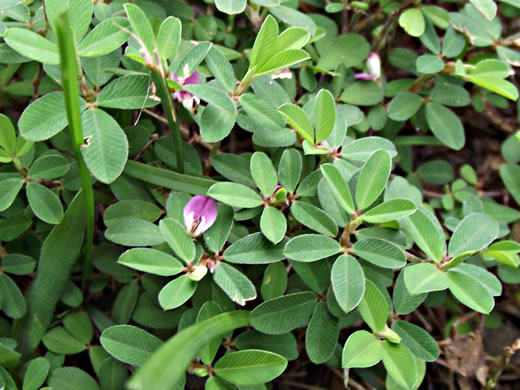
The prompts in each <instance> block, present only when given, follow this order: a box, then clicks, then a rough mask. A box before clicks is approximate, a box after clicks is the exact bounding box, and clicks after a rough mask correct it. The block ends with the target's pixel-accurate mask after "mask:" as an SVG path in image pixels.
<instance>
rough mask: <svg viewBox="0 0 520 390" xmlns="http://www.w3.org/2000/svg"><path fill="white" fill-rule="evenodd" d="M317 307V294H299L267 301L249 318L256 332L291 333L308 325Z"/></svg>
mask: <svg viewBox="0 0 520 390" xmlns="http://www.w3.org/2000/svg"><path fill="white" fill-rule="evenodd" d="M314 306H316V294H314V293H312V292H299V293H294V294H289V295H284V296H281V297H278V298H275V299H271V300H269V301H266V302H264V303H262V304H260V305H259V306H257V307H256V308H255V309H254V310H253V311H252V312H251V315H250V316H249V323H250V324H251V326H252V327H253V328H255V329H256V330H258V331H260V332H262V333H267V334H282V333H287V332H290V331H291V330H293V329H296V328H299V327H302V326H304V325H305V324H307V322H308V321H309V319H310V318H311V315H312V313H313V311H314Z"/></svg>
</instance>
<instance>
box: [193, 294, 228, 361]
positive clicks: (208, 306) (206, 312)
mask: <svg viewBox="0 0 520 390" xmlns="http://www.w3.org/2000/svg"><path fill="white" fill-rule="evenodd" d="M220 313H222V310H221V308H220V306H219V305H218V304H217V303H215V302H213V301H208V302H205V303H204V304H203V305H202V306H201V307H200V310H198V313H197V318H196V323H199V322H202V321H204V320H207V319H208V318H211V317H215V316H216V315H219V314H220ZM221 343H222V337H215V338H214V339H213V340H211V341H210V342H209V343H207V344H206V345H205V346H204V347H203V348H201V350H200V351H199V356H200V359H201V360H202V362H203V363H205V364H211V363H212V362H213V360H214V359H215V356H216V354H217V352H218V350H219V348H220V344H221Z"/></svg>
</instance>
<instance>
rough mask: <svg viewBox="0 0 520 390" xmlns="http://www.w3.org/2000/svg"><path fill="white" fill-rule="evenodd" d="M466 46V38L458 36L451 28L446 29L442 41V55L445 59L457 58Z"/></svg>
mask: <svg viewBox="0 0 520 390" xmlns="http://www.w3.org/2000/svg"><path fill="white" fill-rule="evenodd" d="M465 46H466V38H465V37H464V35H462V34H459V33H458V32H457V31H456V30H455V29H454V28H453V27H452V26H450V27H448V30H447V31H446V34H445V35H444V40H443V41H442V54H443V55H444V56H445V57H446V58H454V57H457V56H458V55H459V54H460V53H461V52H462V50H464V47H465Z"/></svg>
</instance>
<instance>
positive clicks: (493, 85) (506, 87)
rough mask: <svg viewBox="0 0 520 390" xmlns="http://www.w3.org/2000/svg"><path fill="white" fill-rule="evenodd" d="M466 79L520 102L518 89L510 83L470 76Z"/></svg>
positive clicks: (491, 78) (493, 78) (492, 78)
mask: <svg viewBox="0 0 520 390" xmlns="http://www.w3.org/2000/svg"><path fill="white" fill-rule="evenodd" d="M465 79H466V80H467V81H470V82H472V83H473V84H475V85H478V86H480V87H483V88H486V89H489V90H490V91H492V92H495V93H497V94H499V95H502V96H504V97H506V98H508V99H510V100H513V101H516V100H518V89H517V88H516V87H515V85H514V84H512V83H510V82H509V81H506V80H502V79H499V78H495V77H489V76H468V77H465Z"/></svg>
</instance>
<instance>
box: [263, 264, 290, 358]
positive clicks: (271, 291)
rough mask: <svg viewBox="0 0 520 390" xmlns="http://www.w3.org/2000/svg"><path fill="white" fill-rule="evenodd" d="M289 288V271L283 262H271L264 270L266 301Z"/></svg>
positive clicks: (264, 295) (264, 294)
mask: <svg viewBox="0 0 520 390" xmlns="http://www.w3.org/2000/svg"><path fill="white" fill-rule="evenodd" d="M286 288H287V271H286V269H285V265H284V263H283V262H278V263H273V264H269V265H268V266H267V267H266V268H265V271H264V278H263V280H262V285H261V287H260V294H261V296H262V299H263V300H264V301H268V300H270V299H274V298H278V297H279V296H282V295H283V293H284V292H285V289H286ZM274 352H276V351H274Z"/></svg>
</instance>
